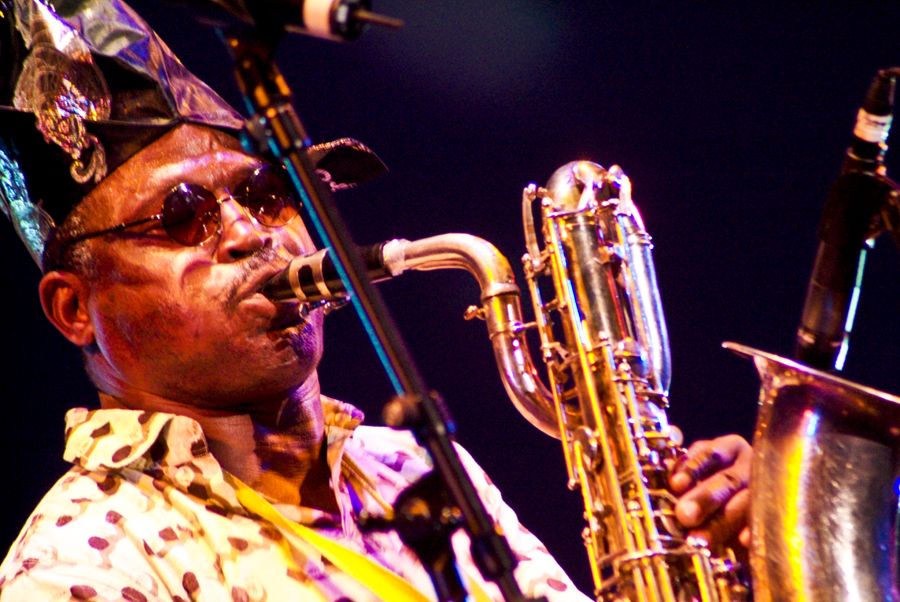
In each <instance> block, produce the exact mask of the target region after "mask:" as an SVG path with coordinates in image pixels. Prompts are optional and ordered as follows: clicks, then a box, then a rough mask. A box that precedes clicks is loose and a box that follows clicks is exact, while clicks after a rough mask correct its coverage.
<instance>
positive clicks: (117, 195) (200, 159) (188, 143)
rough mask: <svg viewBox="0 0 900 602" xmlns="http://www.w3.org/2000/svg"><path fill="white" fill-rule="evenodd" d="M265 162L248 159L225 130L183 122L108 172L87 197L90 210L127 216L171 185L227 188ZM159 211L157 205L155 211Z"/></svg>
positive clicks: (151, 200) (156, 197)
mask: <svg viewBox="0 0 900 602" xmlns="http://www.w3.org/2000/svg"><path fill="white" fill-rule="evenodd" d="M260 163H261V161H260V160H259V159H258V158H256V157H253V156H250V155H247V154H246V153H245V152H244V151H243V149H242V147H241V144H240V142H239V141H238V140H237V139H236V138H235V137H233V136H230V135H228V134H226V133H224V132H221V131H218V130H215V129H212V128H208V127H203V126H198V125H192V124H185V125H182V126H179V127H178V128H176V129H174V130H172V131H171V132H169V133H167V134H166V135H165V136H163V137H161V138H160V139H159V140H156V141H155V142H153V143H152V144H150V145H149V146H147V147H146V148H144V149H142V150H141V151H140V152H138V153H137V154H136V155H134V156H133V157H132V158H131V159H129V160H128V161H126V162H125V163H124V164H122V165H121V166H120V167H119V168H118V169H117V170H115V171H114V172H113V173H112V174H110V175H109V176H108V177H107V178H106V179H105V180H104V181H103V182H102V183H101V184H100V185H99V186H98V187H97V188H95V189H94V190H93V191H92V192H91V193H90V194H89V195H88V197H86V199H85V201H84V203H86V204H87V205H86V208H88V207H90V206H91V205H94V207H91V208H92V209H95V210H99V211H102V212H103V213H107V214H117V215H120V216H121V215H128V214H130V213H132V212H134V211H139V210H140V208H141V206H142V205H143V204H144V203H151V202H155V201H157V200H158V198H159V195H160V194H162V193H165V192H166V191H168V190H169V189H170V188H172V187H173V186H175V185H177V184H179V183H181V182H184V181H189V182H191V183H196V184H201V185H205V186H208V187H210V188H212V187H216V186H219V185H223V186H226V185H228V183H229V182H228V179H229V178H230V177H231V176H232V175H233V174H235V173H243V172H245V171H249V170H252V169H253V168H254V167H255V166H258V165H259V164H260ZM156 209H158V207H156Z"/></svg>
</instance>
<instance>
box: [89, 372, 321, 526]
mask: <svg viewBox="0 0 900 602" xmlns="http://www.w3.org/2000/svg"><path fill="white" fill-rule="evenodd" d="M100 402H101V405H102V407H103V408H125V409H134V410H144V411H149V412H166V413H170V414H178V415H182V416H187V417H189V418H192V419H194V420H196V421H197V422H198V423H199V424H200V426H201V427H202V428H203V432H204V434H205V435H206V441H207V445H208V446H209V450H210V452H211V453H212V454H213V456H214V457H215V458H216V460H218V461H219V464H221V465H222V468H224V469H225V470H227V471H228V472H230V473H231V474H233V475H234V476H236V477H238V478H239V479H241V480H242V481H244V482H245V483H247V484H248V485H250V486H252V487H253V488H254V489H256V490H257V491H259V492H261V493H263V494H265V495H267V496H269V497H271V498H273V499H275V500H277V501H278V502H280V503H286V504H294V505H303V506H309V507H314V508H320V509H323V510H328V511H331V512H335V513H336V512H337V505H336V502H335V497H334V493H333V492H332V490H331V487H330V476H331V475H330V469H329V468H328V465H327V463H326V453H325V448H324V445H325V420H324V415H323V410H322V402H321V399H320V396H319V383H318V379H317V378H315V376H314V377H312V378H309V379H307V381H306V382H304V383H303V384H302V385H300V386H299V387H297V388H296V389H293V390H291V391H290V392H288V393H287V394H286V396H285V398H284V401H283V402H282V403H281V404H280V405H277V404H271V403H266V404H260V405H261V406H262V409H253V408H252V406H251V407H250V409H248V410H246V411H243V410H242V411H232V410H210V409H207V408H198V407H196V406H195V405H190V404H185V403H180V402H178V401H175V400H171V399H165V398H162V397H158V396H155V395H151V394H147V393H143V392H135V391H131V392H128V394H126V395H123V396H121V397H120V396H116V397H113V396H110V395H107V394H105V393H100Z"/></svg>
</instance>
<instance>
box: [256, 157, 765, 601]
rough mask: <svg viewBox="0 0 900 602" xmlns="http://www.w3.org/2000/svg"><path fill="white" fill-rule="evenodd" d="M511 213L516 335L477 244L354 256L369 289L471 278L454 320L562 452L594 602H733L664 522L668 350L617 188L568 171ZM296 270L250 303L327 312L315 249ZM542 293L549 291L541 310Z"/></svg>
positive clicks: (643, 252) (727, 568)
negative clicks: (529, 313)
mask: <svg viewBox="0 0 900 602" xmlns="http://www.w3.org/2000/svg"><path fill="white" fill-rule="evenodd" d="M538 200H539V201H540V211H541V216H542V222H543V238H544V240H545V248H544V249H543V250H541V249H540V247H539V244H538V235H537V232H536V228H535V219H534V211H535V210H534V204H535V202H536V201H538ZM522 207H523V219H524V227H525V239H526V247H527V251H528V252H527V253H526V254H525V256H524V258H523V262H524V266H525V274H526V277H527V280H528V286H529V289H530V292H531V297H532V301H533V305H534V312H535V317H536V319H535V322H532V323H526V322H525V321H524V320H523V318H522V308H521V304H520V291H519V288H518V286H517V285H516V282H515V276H514V274H513V271H512V269H511V268H510V265H509V262H508V261H507V260H506V258H504V257H503V255H501V254H500V253H499V252H498V251H497V249H496V248H495V247H494V246H493V245H491V244H490V243H489V242H487V241H485V240H483V239H480V238H477V237H474V236H471V235H469V234H442V235H438V236H433V237H430V238H425V239H421V240H416V241H408V240H391V241H388V242H386V243H383V244H381V245H375V246H373V247H370V248H368V249H365V250H364V252H363V253H362V255H363V257H364V261H365V262H366V263H367V265H368V268H369V270H370V275H371V276H373V280H376V281H377V280H382V279H386V278H390V277H396V276H399V275H400V274H401V273H403V272H404V271H406V270H441V269H464V270H467V271H468V272H470V273H471V274H472V275H473V276H474V277H475V278H476V280H477V281H478V284H479V286H480V289H481V306H480V307H476V306H472V307H470V308H469V309H468V310H467V311H466V318H467V319H473V318H480V319H483V320H484V321H485V322H486V324H487V328H488V334H489V335H490V339H491V342H492V345H493V349H494V356H495V359H496V361H497V365H498V368H499V370H500V374H501V378H502V380H503V384H504V386H505V388H506V391H507V393H508V395H509V397H510V399H511V400H512V402H513V404H514V405H515V406H516V408H517V409H518V411H519V412H520V413H521V414H522V415H523V416H524V417H525V418H526V419H527V420H528V421H529V422H531V424H533V425H534V426H535V427H537V428H538V429H540V430H541V431H543V432H544V433H546V434H548V435H550V436H553V437H555V438H557V439H560V440H561V441H562V443H563V449H564V452H565V459H566V466H567V469H568V476H569V487H570V488H571V489H580V490H581V492H582V494H583V497H584V504H585V506H584V507H585V513H584V516H585V519H586V520H587V527H586V528H585V529H584V531H583V534H582V537H583V540H584V543H585V546H586V547H587V551H588V555H589V557H590V564H591V569H592V574H593V579H594V584H595V595H596V598H597V599H598V600H600V601H602V602H625V601H633V602H681V601H689V600H699V601H702V602H739V601H742V600H747V599H748V598H749V591H748V590H747V588H746V587H745V586H744V585H743V584H742V583H741V582H740V581H739V579H738V578H737V572H738V570H737V568H736V563H735V562H734V558H733V555H730V554H729V556H727V557H722V558H717V557H713V556H712V554H711V553H710V551H709V550H708V549H707V548H706V547H705V545H704V543H703V542H702V541H694V540H693V539H692V538H689V537H686V536H685V534H684V533H683V531H682V529H681V528H680V526H679V525H678V523H677V521H676V520H675V513H674V506H675V503H676V499H675V497H674V496H673V495H672V494H671V493H670V492H669V491H668V488H667V483H668V476H669V468H668V466H670V465H671V463H672V461H674V460H675V459H677V457H678V456H679V455H680V454H681V453H682V450H681V448H680V445H681V442H682V437H681V433H680V431H679V430H678V429H677V428H676V427H673V426H670V425H669V423H668V421H667V418H666V413H665V409H666V407H667V404H668V400H667V393H668V387H669V379H670V359H669V345H668V338H667V334H666V327H665V320H664V318H663V313H662V304H661V303H660V299H659V293H658V290H657V286H656V276H655V272H654V268H653V259H652V255H651V248H652V246H651V244H650V237H649V236H648V235H647V232H646V231H645V229H644V226H643V223H642V221H641V217H640V214H639V213H638V210H637V208H636V207H635V206H634V204H633V203H632V200H631V184H630V182H629V180H628V178H627V177H626V176H625V174H624V173H623V172H622V170H621V169H620V168H619V167H616V166H614V167H612V168H610V169H609V170H608V171H607V170H605V169H603V168H602V167H600V166H599V165H597V164H595V163H590V162H585V161H581V162H573V163H569V164H567V165H565V166H563V167H562V168H560V169H559V170H557V171H556V172H555V173H554V174H553V176H552V177H551V178H550V180H549V182H548V184H547V186H546V188H543V187H542V188H539V187H537V186H535V185H534V184H532V185H530V186H528V187H527V188H526V189H525V190H524V193H523V203H522ZM298 260H299V261H298ZM298 260H295V262H292V265H291V266H290V267H289V268H288V269H287V270H285V272H284V274H283V277H279V284H277V286H273V291H271V292H267V291H264V293H265V294H269V295H270V296H271V297H272V298H275V299H278V298H280V297H279V295H280V294H283V295H285V298H298V299H300V300H301V301H303V302H304V303H313V304H315V303H319V302H323V301H324V302H331V301H333V300H334V299H340V298H341V297H342V295H343V294H344V293H343V292H342V291H343V288H342V285H341V283H340V280H339V279H338V277H337V275H336V273H335V272H334V269H333V266H331V264H330V263H329V262H330V260H329V259H328V257H327V250H323V251H319V252H318V253H316V254H314V255H311V256H308V257H304V258H298ZM304 278H308V279H309V281H308V282H306V281H304ZM544 279H549V280H550V281H552V285H553V289H554V296H553V298H552V299H551V300H549V301H546V302H545V301H543V298H542V292H541V284H540V283H541V282H542V281H543V280H544ZM280 280H283V281H284V282H283V283H282V282H280ZM274 289H278V291H280V292H275V290H274ZM553 317H558V324H556V323H555V321H554V320H553ZM532 329H536V330H537V331H538V333H539V335H540V342H541V352H542V355H543V360H544V362H545V364H546V367H547V377H548V380H549V386H546V385H544V384H543V382H542V379H541V377H540V375H539V373H538V371H537V369H536V368H535V366H534V362H533V361H532V359H531V355H530V353H529V350H528V344H527V342H526V338H525V334H526V332H527V331H529V330H532Z"/></svg>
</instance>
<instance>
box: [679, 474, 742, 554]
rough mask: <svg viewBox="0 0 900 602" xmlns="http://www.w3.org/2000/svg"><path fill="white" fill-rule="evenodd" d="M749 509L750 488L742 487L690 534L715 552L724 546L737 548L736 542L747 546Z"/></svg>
mask: <svg viewBox="0 0 900 602" xmlns="http://www.w3.org/2000/svg"><path fill="white" fill-rule="evenodd" d="M749 511H750V490H749V489H742V490H740V491H738V492H737V493H736V494H735V495H733V496H732V497H731V498H729V500H728V502H727V503H726V504H725V505H724V506H723V507H722V508H721V509H720V510H719V511H718V512H715V513H714V514H712V515H711V516H710V517H709V518H708V519H707V520H706V521H705V522H704V523H703V524H702V525H700V526H699V527H697V528H696V529H691V531H690V535H691V536H694V537H699V538H701V539H703V540H704V541H706V542H707V543H708V544H709V547H710V549H712V550H713V552H716V553H717V552H718V551H719V550H720V549H721V548H722V547H724V546H728V547H731V548H733V549H737V547H738V546H737V544H738V543H739V544H740V545H742V546H743V547H747V544H748V543H749V538H750V532H749V530H748V528H747V518H748V514H749Z"/></svg>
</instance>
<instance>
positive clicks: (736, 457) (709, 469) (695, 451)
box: [669, 435, 750, 494]
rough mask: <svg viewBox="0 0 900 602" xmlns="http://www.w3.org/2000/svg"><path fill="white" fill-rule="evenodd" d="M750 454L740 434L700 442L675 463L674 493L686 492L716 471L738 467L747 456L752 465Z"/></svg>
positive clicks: (672, 481) (670, 478)
mask: <svg viewBox="0 0 900 602" xmlns="http://www.w3.org/2000/svg"><path fill="white" fill-rule="evenodd" d="M749 454H750V445H749V444H748V443H747V442H746V441H745V440H744V439H743V438H742V437H739V436H738V435H726V436H724V437H718V438H716V439H712V440H711V441H697V442H696V443H694V444H693V445H691V447H690V448H689V449H688V451H687V453H685V454H684V456H682V457H681V458H679V460H678V462H677V463H676V464H675V467H674V469H673V470H672V474H671V475H670V477H669V485H670V487H671V488H672V491H673V492H674V493H676V494H680V493H684V492H685V491H687V490H688V489H690V488H691V487H692V486H694V485H695V484H696V483H698V482H700V481H701V480H702V479H704V478H706V477H708V476H709V475H711V474H714V473H715V472H716V471H718V470H721V469H723V468H725V467H728V466H732V465H733V464H736V463H737V462H738V461H740V460H742V459H743V458H744V456H746V457H747V461H748V462H749ZM748 474H749V473H748Z"/></svg>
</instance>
